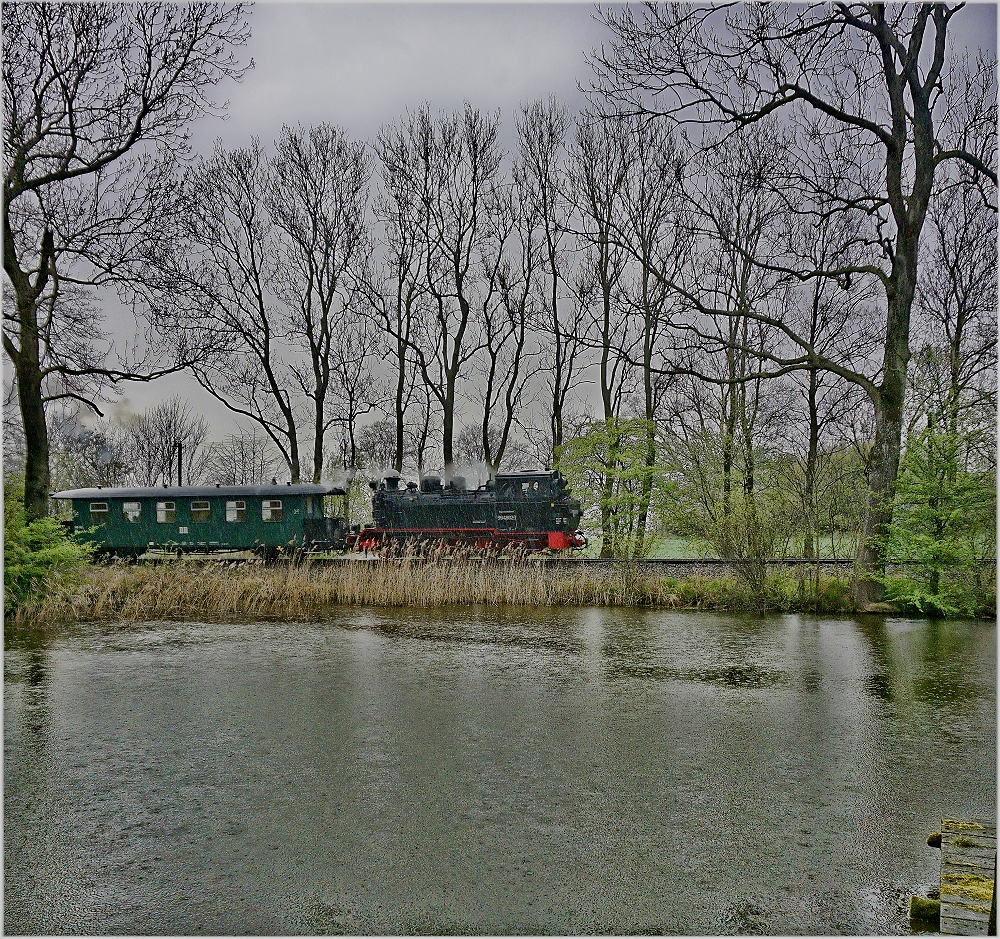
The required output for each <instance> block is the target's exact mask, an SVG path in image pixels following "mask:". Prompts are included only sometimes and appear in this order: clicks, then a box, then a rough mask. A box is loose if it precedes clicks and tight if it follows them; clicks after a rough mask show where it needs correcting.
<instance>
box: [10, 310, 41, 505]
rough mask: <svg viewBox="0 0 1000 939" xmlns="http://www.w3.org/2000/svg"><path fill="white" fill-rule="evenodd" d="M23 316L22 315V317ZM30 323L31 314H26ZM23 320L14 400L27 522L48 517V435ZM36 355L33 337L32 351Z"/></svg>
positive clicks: (38, 375)
mask: <svg viewBox="0 0 1000 939" xmlns="http://www.w3.org/2000/svg"><path fill="white" fill-rule="evenodd" d="M22 315H23V314H22ZM30 317H31V320H32V321H34V311H33V310H32V312H31V314H30ZM24 322H25V321H24V320H23V319H22V330H21V334H22V344H21V355H20V356H19V358H20V359H21V362H20V366H21V367H20V368H19V369H18V374H17V397H18V403H19V405H20V407H21V421H22V423H23V424H24V443H25V461H24V512H25V518H26V519H27V520H28V521H31V520H33V519H36V518H45V516H46V515H48V514H49V432H48V427H47V426H46V424H45V406H44V404H43V402H42V379H41V368H40V367H39V364H38V358H37V355H36V356H35V358H34V361H27V362H26V361H25V359H26V358H27V357H26V355H25V344H24V342H23V336H24V332H25V330H24V328H23V326H24ZM34 351H35V352H36V353H37V351H38V350H37V337H36V345H35V350H34Z"/></svg>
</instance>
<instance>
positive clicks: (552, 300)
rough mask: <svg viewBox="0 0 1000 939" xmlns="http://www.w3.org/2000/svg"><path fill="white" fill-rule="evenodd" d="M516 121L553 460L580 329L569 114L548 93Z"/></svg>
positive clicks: (517, 166)
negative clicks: (534, 255)
mask: <svg viewBox="0 0 1000 939" xmlns="http://www.w3.org/2000/svg"><path fill="white" fill-rule="evenodd" d="M516 124H517V134H518V149H517V155H516V157H515V160H514V184H515V186H516V187H517V192H518V199H519V201H520V203H521V205H522V207H523V208H522V211H523V212H524V215H525V217H526V218H528V219H533V220H535V222H536V224H537V226H538V228H539V230H540V236H539V241H540V245H539V255H540V256H539V259H538V263H537V264H536V265H535V270H534V278H533V280H534V282H535V283H534V288H535V293H536V304H537V310H538V314H537V317H536V320H535V326H536V329H537V330H538V331H539V333H540V334H541V335H542V336H543V337H544V347H543V348H544V351H543V356H542V370H543V372H544V373H545V375H546V385H547V388H548V392H549V401H550V405H549V423H550V436H551V451H552V454H551V459H552V465H553V466H558V465H559V451H560V448H561V447H562V445H563V441H564V436H565V419H564V415H565V411H566V402H567V398H568V396H569V394H570V392H571V391H572V390H573V388H574V387H575V386H576V383H577V379H578V375H577V366H578V355H579V352H580V347H581V345H580V340H581V337H582V334H583V322H582V312H583V311H582V307H581V305H580V304H579V303H578V302H576V301H577V295H576V293H575V292H574V291H573V290H572V287H571V286H570V284H571V281H572V274H571V270H570V268H571V265H572V251H573V245H572V243H571V241H570V235H569V230H570V216H571V215H572V212H573V203H572V199H571V197H570V195H569V179H568V176H567V169H566V166H565V163H566V159H567V145H566V138H567V135H568V133H569V129H570V127H571V125H572V120H571V119H570V116H569V112H568V111H567V109H566V108H565V107H564V106H562V105H560V104H559V102H558V101H556V99H555V98H554V97H550V98H549V99H548V101H545V102H543V101H533V102H531V103H530V104H527V105H525V106H523V107H522V108H521V112H520V114H519V115H518V117H517V119H516ZM543 462H546V461H543Z"/></svg>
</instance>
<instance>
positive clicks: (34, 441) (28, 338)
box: [3, 204, 55, 522]
mask: <svg viewBox="0 0 1000 939" xmlns="http://www.w3.org/2000/svg"><path fill="white" fill-rule="evenodd" d="M6 220H7V206H6V204H5V205H4V221H5V222H6ZM3 254H4V257H3V260H4V270H5V271H6V272H7V276H8V277H9V278H10V281H11V284H12V285H13V287H14V294H15V300H14V302H15V304H16V307H17V319H18V327H19V329H18V333H19V335H18V339H19V341H20V344H21V347H20V349H15V348H14V345H13V343H12V342H11V341H10V340H9V339H8V338H7V336H6V334H4V348H5V349H6V351H7V354H8V355H9V356H10V359H11V362H13V364H14V370H15V373H16V375H17V397H18V404H19V405H20V409H21V421H22V423H23V425H24V444H25V461H24V514H25V518H26V520H27V521H29V522H30V521H32V520H34V519H37V518H45V516H47V515H48V514H49V482H50V477H49V432H48V427H47V426H46V424H45V402H44V401H43V399H42V359H41V342H40V339H39V336H38V299H39V297H41V295H42V293H43V291H44V290H45V285H46V284H47V283H48V279H49V273H50V267H51V265H52V263H53V260H54V256H55V249H54V245H53V237H52V232H51V231H49V229H45V232H44V233H43V235H42V250H41V256H40V258H39V264H38V274H37V276H36V277H35V282H34V284H32V283H31V281H30V279H29V277H28V275H27V274H26V273H25V272H24V271H23V270H21V266H20V264H19V263H18V259H17V251H16V248H15V245H14V236H13V234H12V232H11V230H10V228H9V226H7V225H6V224H5V225H4V252H3Z"/></svg>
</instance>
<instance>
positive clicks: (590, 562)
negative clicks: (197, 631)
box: [139, 552, 996, 573]
mask: <svg viewBox="0 0 1000 939" xmlns="http://www.w3.org/2000/svg"><path fill="white" fill-rule="evenodd" d="M184 559H185V560H186V561H195V562H200V563H206V564H209V563H217V564H218V563H224V564H230V565H243V564H262V563H264V562H263V561H261V560H260V558H258V557H256V556H254V555H251V554H248V553H246V552H244V553H239V554H238V553H232V554H225V553H218V554H196V553H190V554H185V555H184ZM495 559H496V558H494V560H495ZM290 560H291V559H288V558H281V559H278V560H277V561H273V562H270V563H273V564H287V563H289V562H290ZM295 560H296V561H299V562H301V561H302V560H306V561H308V562H309V563H310V564H313V565H336V564H351V563H355V564H357V563H373V562H376V561H379V560H381V557H380V556H379V555H376V554H356V553H345V554H310V555H306V556H305V558H301V557H299V558H296V559H295ZM400 560H402V559H400ZM421 560H423V559H421V558H418V557H410V558H408V561H409V562H410V563H414V562H415V563H420V562H421ZM432 560H433V559H429V558H428V559H426V562H427V563H430V562H431V561H432ZM477 560H482V559H477V558H474V557H473V558H469V557H463V558H462V559H461V563H474V562H475V561H477ZM176 561H177V558H176V557H175V556H174V555H173V554H154V553H150V554H147V555H143V556H142V557H140V558H139V563H141V564H160V563H176ZM524 561H525V562H526V563H528V564H533V565H536V566H538V567H541V568H545V569H564V570H566V569H572V568H592V569H597V570H600V569H602V568H603V569H615V568H618V567H622V566H630V567H634V568H637V569H641V570H651V571H656V570H659V571H663V572H665V573H666V572H672V571H677V572H680V571H688V572H692V573H696V572H700V571H705V572H706V573H707V572H710V571H711V572H716V573H724V572H726V571H733V570H736V569H738V568H739V566H740V562H738V561H730V560H725V559H723V558H641V559H637V560H633V559H629V560H621V559H616V558H582V557H561V556H555V555H526V556H525V557H524ZM919 563H920V562H918V561H893V562H890V564H889V567H890V569H892V568H896V569H900V568H907V567H913V566H918V565H919ZM979 563H980V564H981V565H982V566H983V567H990V566H995V565H996V559H995V558H983V559H981V560H980V562H979ZM817 565H818V566H819V567H820V568H821V569H825V570H848V569H850V568H851V567H852V566H853V565H854V559H853V558H820V559H819V560H818V561H817V560H816V559H815V558H773V559H771V560H769V561H767V566H768V567H770V568H801V567H814V566H817Z"/></svg>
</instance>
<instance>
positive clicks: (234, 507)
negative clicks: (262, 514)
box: [226, 499, 247, 522]
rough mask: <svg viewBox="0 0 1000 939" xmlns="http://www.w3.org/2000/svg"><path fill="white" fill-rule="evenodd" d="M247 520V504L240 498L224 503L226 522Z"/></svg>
mask: <svg viewBox="0 0 1000 939" xmlns="http://www.w3.org/2000/svg"><path fill="white" fill-rule="evenodd" d="M246 520H247V504H246V502H244V501H243V500H242V499H239V500H235V501H233V502H227V503H226V521H227V522H245V521H246Z"/></svg>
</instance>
